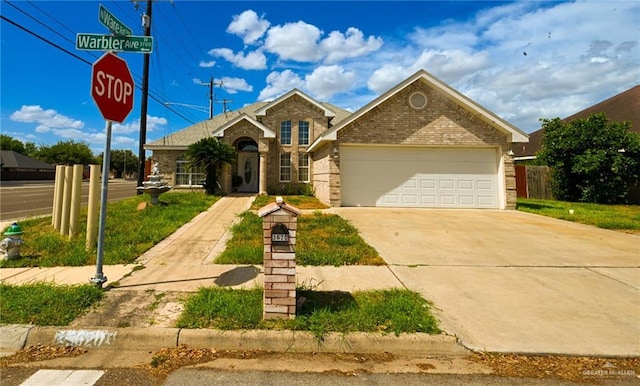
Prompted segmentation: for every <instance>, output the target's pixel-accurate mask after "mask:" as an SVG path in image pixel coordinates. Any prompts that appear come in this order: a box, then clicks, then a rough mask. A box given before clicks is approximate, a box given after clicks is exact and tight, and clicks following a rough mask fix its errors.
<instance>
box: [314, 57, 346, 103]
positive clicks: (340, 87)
mask: <svg viewBox="0 0 640 386" xmlns="http://www.w3.org/2000/svg"><path fill="white" fill-rule="evenodd" d="M355 77H356V75H355V73H354V72H353V71H345V69H344V68H342V67H341V66H337V65H333V66H320V67H317V68H316V69H315V70H314V71H313V72H312V73H311V74H309V75H307V76H306V77H305V79H304V81H305V86H304V87H305V89H306V90H308V92H309V93H310V94H311V95H313V97H314V98H316V99H319V100H321V101H328V100H329V99H330V98H331V97H332V96H333V95H335V94H339V93H341V92H344V91H346V90H349V89H351V88H352V87H353V86H354V80H355Z"/></svg>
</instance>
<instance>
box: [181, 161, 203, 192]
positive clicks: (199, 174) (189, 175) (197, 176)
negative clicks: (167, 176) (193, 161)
mask: <svg viewBox="0 0 640 386" xmlns="http://www.w3.org/2000/svg"><path fill="white" fill-rule="evenodd" d="M187 164H189V161H186V160H183V159H178V160H177V161H176V185H183V186H194V185H196V186H200V185H202V181H203V180H204V168H203V167H195V168H191V169H188V168H187Z"/></svg>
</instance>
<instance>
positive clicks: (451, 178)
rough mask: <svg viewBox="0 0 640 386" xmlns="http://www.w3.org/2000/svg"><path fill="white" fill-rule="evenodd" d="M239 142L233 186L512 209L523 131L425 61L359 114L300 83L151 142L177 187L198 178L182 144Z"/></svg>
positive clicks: (350, 202)
mask: <svg viewBox="0 0 640 386" xmlns="http://www.w3.org/2000/svg"><path fill="white" fill-rule="evenodd" d="M208 135H210V136H215V137H218V138H220V139H221V140H222V141H224V142H225V143H228V144H230V145H232V146H234V147H235V148H236V149H237V150H238V162H237V163H236V164H235V165H234V166H232V167H227V168H225V170H223V173H222V178H221V186H222V189H223V191H225V192H231V191H232V189H233V186H232V184H231V181H232V176H234V175H239V176H241V177H242V184H241V185H240V186H238V187H237V190H238V191H240V192H254V193H266V192H267V191H268V190H277V189H278V188H282V187H283V186H287V185H296V184H299V183H310V184H312V185H313V189H314V192H315V195H316V197H317V198H318V199H319V200H320V201H322V202H324V203H326V204H329V205H331V206H388V207H442V208H499V209H514V208H515V204H516V190H515V189H516V186H515V171H514V167H513V158H512V156H511V153H510V146H511V145H512V143H514V142H517V143H521V142H527V141H528V137H527V135H526V134H524V133H523V132H522V131H520V130H519V129H517V128H516V127H514V126H513V125H511V124H509V123H508V122H506V121H504V120H503V119H501V118H500V117H498V116H497V115H495V114H493V113H492V112H490V111H488V110H487V109H485V108H483V107H482V106H480V105H479V104H477V103H475V102H474V101H472V100H470V99H469V98H467V97H466V96H464V95H462V94H461V93H459V92H457V91H456V90H454V89H452V88H451V87H449V86H448V85H446V84H445V83H443V82H442V81H440V80H438V79H437V78H435V77H434V76H433V75H431V74H429V73H428V72H426V71H424V70H421V71H418V72H416V73H415V74H413V75H412V76H410V77H409V78H407V79H406V80H404V81H403V82H401V83H400V84H398V85H396V86H395V87H393V88H392V89H390V90H389V91H387V92H386V93H384V94H382V95H381V96H379V97H378V98H376V99H375V100H373V101H372V102H370V103H369V104H367V105H366V106H364V107H362V108H361V109H359V110H358V111H356V112H354V113H350V112H348V111H346V110H344V109H341V108H339V107H336V106H333V105H330V104H327V103H321V102H318V101H315V100H314V99H312V98H310V97H309V96H307V95H306V94H304V93H303V92H301V91H299V90H295V89H294V90H291V91H290V92H288V93H286V94H284V95H282V96H281V97H279V98H277V99H276V100H274V101H272V102H258V103H255V104H252V105H250V106H247V107H244V108H242V109H240V110H238V111H236V112H231V113H225V114H220V115H218V116H216V117H214V118H213V119H210V120H206V121H203V122H200V123H198V124H195V125H193V126H190V127H187V128H185V129H183V130H181V131H179V132H176V133H174V134H172V135H170V136H167V137H164V138H162V139H160V140H157V141H154V142H151V143H149V144H147V145H146V146H145V148H146V149H148V150H152V151H153V159H155V160H156V161H157V162H158V163H159V169H160V172H161V174H163V175H164V176H165V177H166V178H168V179H169V180H170V181H171V183H172V184H173V185H174V186H176V187H179V186H193V185H199V184H200V183H201V180H202V174H201V171H200V173H198V171H193V170H192V171H189V170H187V169H186V168H185V166H186V163H187V161H186V160H185V159H184V153H185V151H186V149H187V147H188V146H189V145H190V144H192V143H194V142H196V141H197V140H199V139H200V138H203V137H205V136H208Z"/></svg>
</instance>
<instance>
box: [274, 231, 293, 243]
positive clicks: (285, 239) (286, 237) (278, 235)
mask: <svg viewBox="0 0 640 386" xmlns="http://www.w3.org/2000/svg"><path fill="white" fill-rule="evenodd" d="M271 241H275V242H277V243H278V242H280V243H286V242H288V241H289V235H287V234H281V233H274V234H272V235H271Z"/></svg>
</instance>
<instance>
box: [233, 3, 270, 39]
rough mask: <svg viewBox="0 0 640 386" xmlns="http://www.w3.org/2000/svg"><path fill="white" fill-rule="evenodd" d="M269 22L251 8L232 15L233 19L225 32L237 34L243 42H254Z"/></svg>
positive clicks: (265, 29) (262, 33) (267, 26)
mask: <svg viewBox="0 0 640 386" xmlns="http://www.w3.org/2000/svg"><path fill="white" fill-rule="evenodd" d="M270 25H271V23H270V22H269V21H268V20H265V19H264V18H262V17H258V14H257V13H255V12H254V11H252V10H247V11H244V12H242V13H241V14H240V15H234V16H233V21H232V22H231V23H230V24H229V26H228V27H227V32H228V33H231V34H234V35H238V36H239V37H241V38H242V41H243V42H244V44H254V43H255V42H256V41H257V40H258V39H260V38H261V37H262V35H264V33H265V32H266V31H267V28H269V26H270Z"/></svg>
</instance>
